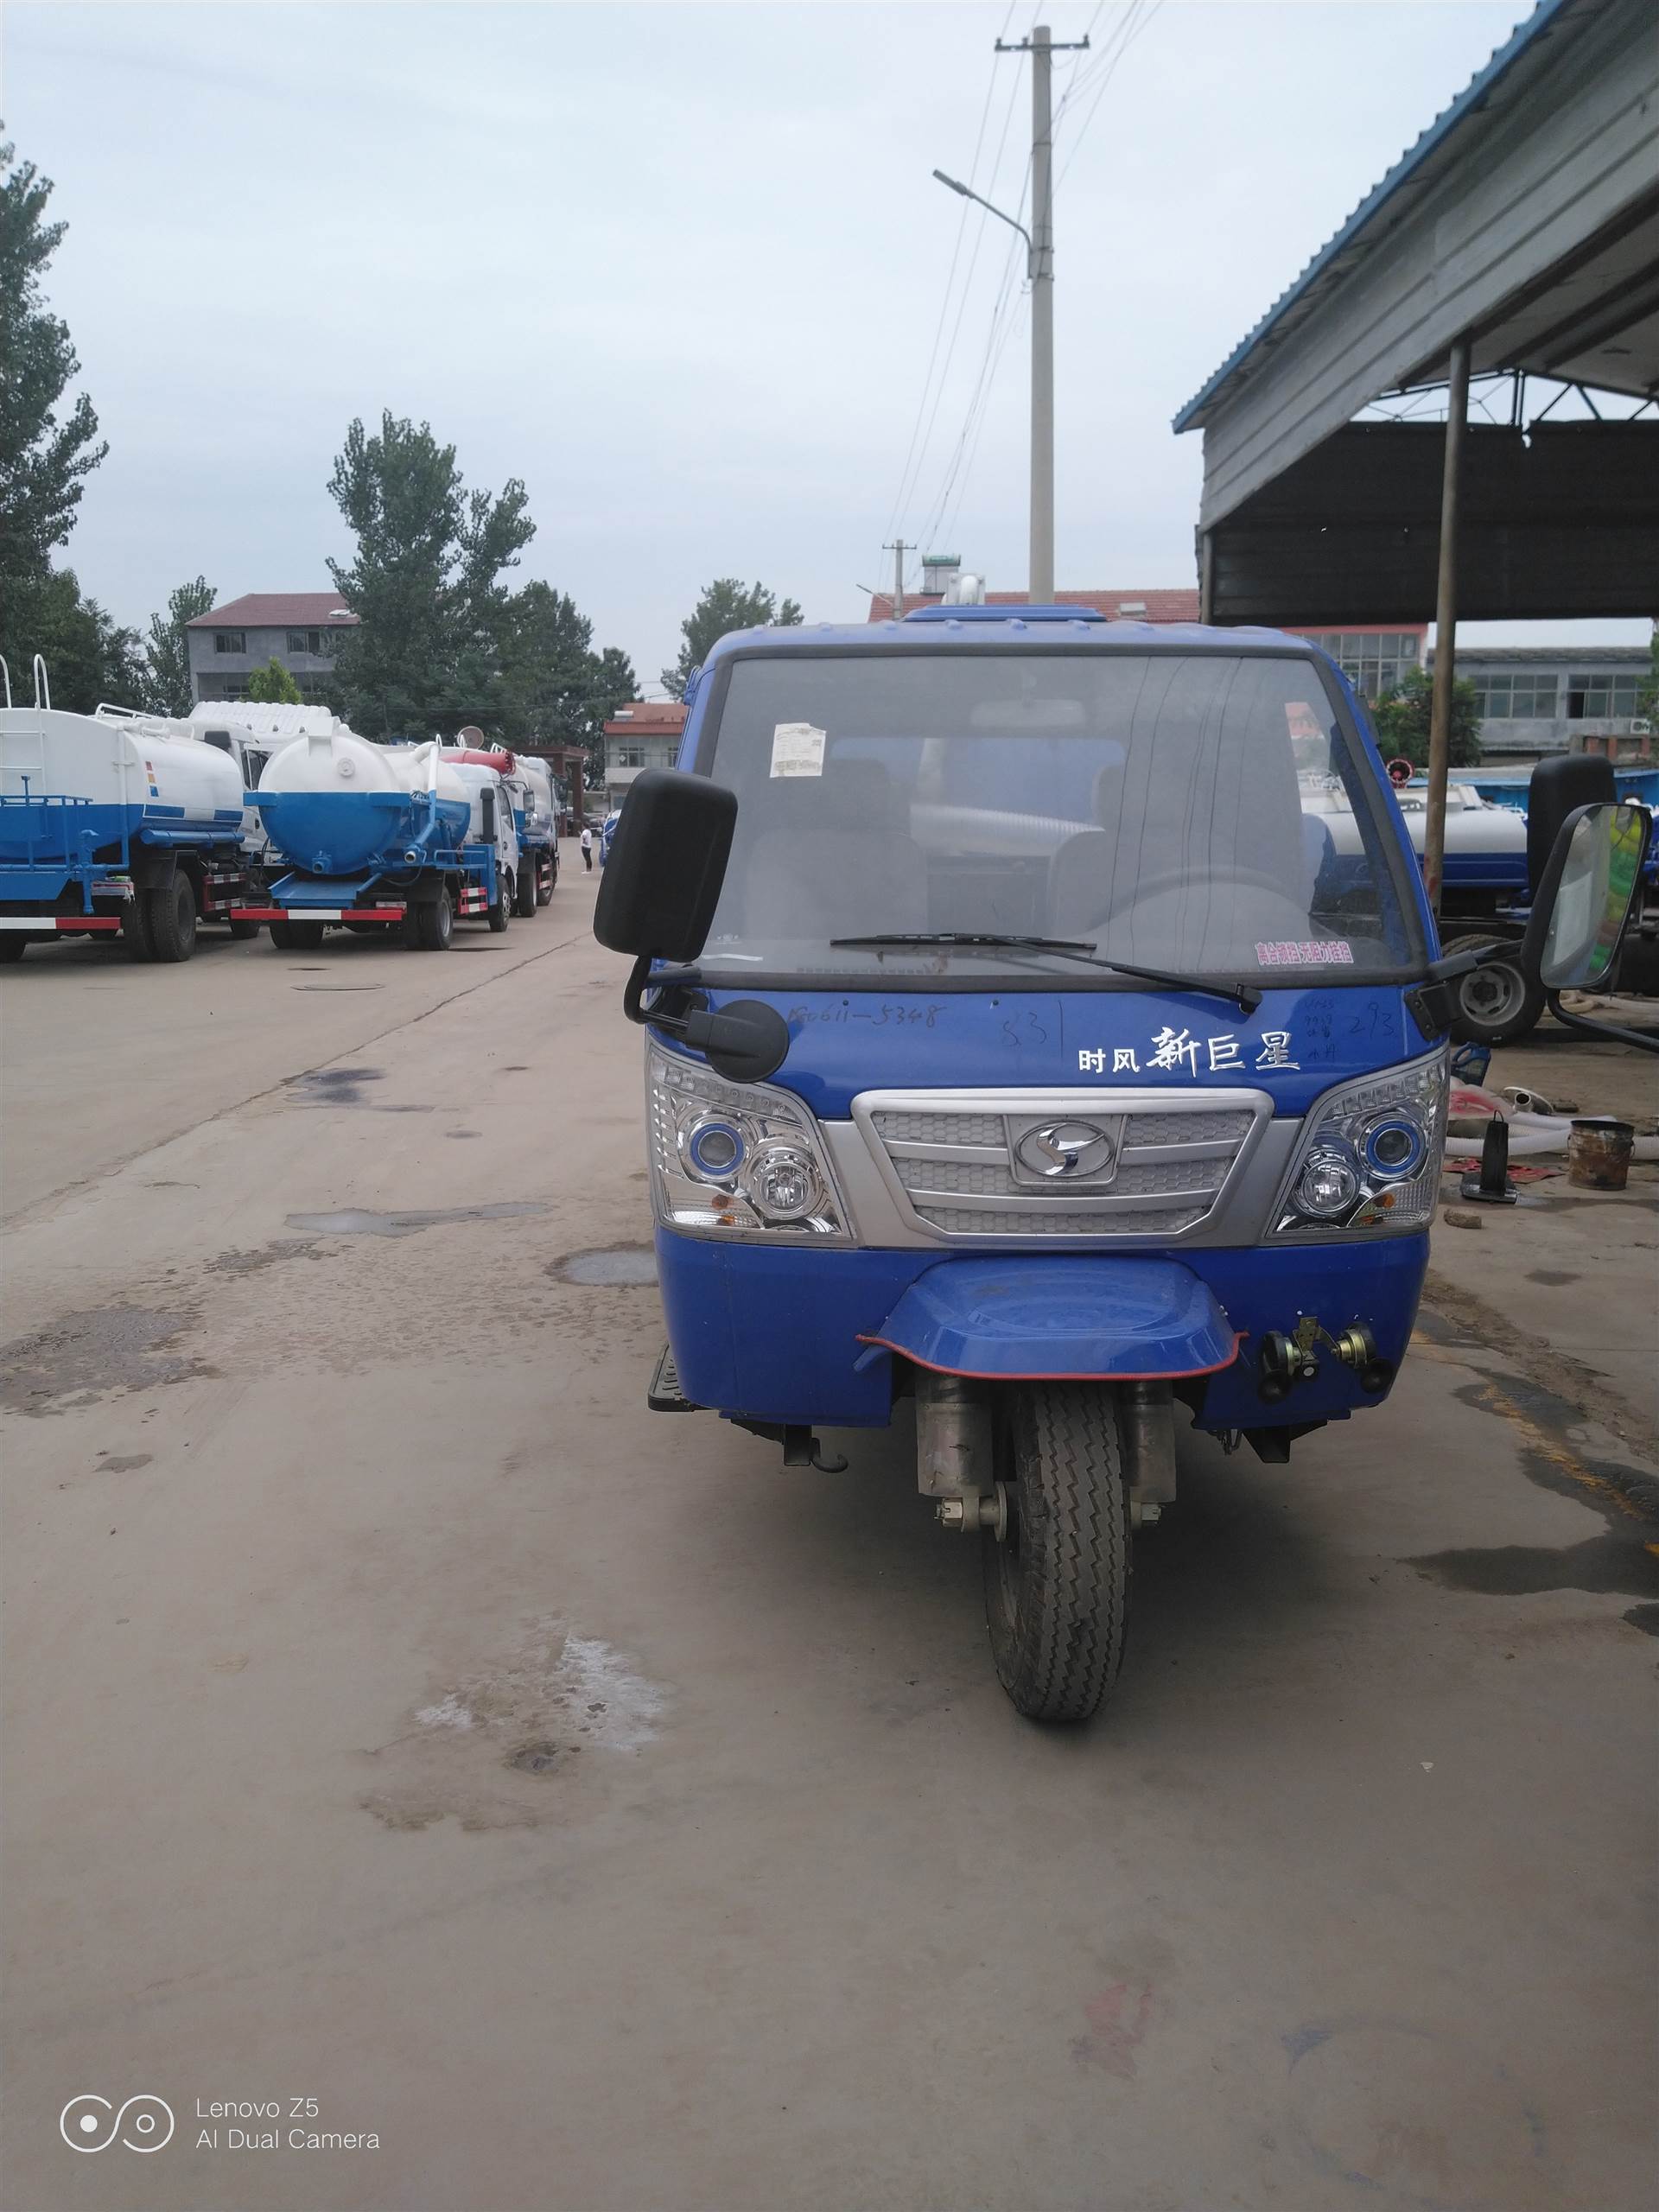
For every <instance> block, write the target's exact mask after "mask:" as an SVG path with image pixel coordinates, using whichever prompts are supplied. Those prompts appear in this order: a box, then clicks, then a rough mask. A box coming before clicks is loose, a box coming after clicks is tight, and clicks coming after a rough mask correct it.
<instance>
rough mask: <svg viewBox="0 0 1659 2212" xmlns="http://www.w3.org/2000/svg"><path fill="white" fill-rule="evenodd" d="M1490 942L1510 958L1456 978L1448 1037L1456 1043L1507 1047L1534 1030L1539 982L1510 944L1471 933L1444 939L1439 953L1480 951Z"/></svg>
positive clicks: (1538, 1008) (1541, 989)
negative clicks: (1453, 1012)
mask: <svg viewBox="0 0 1659 2212" xmlns="http://www.w3.org/2000/svg"><path fill="white" fill-rule="evenodd" d="M1495 944H1502V945H1504V946H1506V947H1508V949H1509V950H1510V958H1509V959H1507V960H1495V961H1492V962H1491V963H1490V964H1489V965H1488V966H1486V967H1484V968H1477V969H1474V971H1473V972H1472V974H1471V975H1467V976H1461V977H1460V978H1459V983H1458V1002H1457V1011H1456V1012H1455V1014H1453V1015H1452V1036H1453V1038H1454V1039H1456V1040H1457V1042H1458V1043H1459V1044H1460V1045H1488V1046H1491V1045H1512V1044H1514V1042H1515V1041H1516V1038H1518V1037H1524V1036H1526V1034H1527V1033H1528V1032H1529V1030H1532V1029H1535V1027H1537V1024H1538V1017H1539V1015H1540V1014H1542V1012H1543V1010H1544V987H1543V984H1542V983H1541V981H1540V980H1539V978H1538V977H1537V976H1529V975H1528V974H1527V972H1526V970H1525V969H1523V968H1522V965H1521V957H1520V954H1521V948H1520V945H1519V944H1518V943H1516V942H1515V941H1514V940H1512V939H1510V938H1501V937H1492V936H1490V935H1482V934H1480V933H1479V932H1478V931H1475V932H1471V933H1469V934H1465V936H1463V937H1454V938H1448V939H1447V940H1446V944H1444V945H1442V947H1441V950H1442V952H1443V953H1452V952H1484V950H1486V949H1487V948H1488V947H1489V946H1491V945H1495Z"/></svg>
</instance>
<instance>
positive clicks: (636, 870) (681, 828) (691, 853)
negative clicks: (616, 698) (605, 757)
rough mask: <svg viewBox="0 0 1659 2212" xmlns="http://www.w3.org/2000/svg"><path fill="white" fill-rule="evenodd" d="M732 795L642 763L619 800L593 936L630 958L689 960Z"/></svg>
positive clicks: (704, 916)
mask: <svg viewBox="0 0 1659 2212" xmlns="http://www.w3.org/2000/svg"><path fill="white" fill-rule="evenodd" d="M736 823H737V794H736V792H735V791H728V790H727V789H726V788H725V786H724V785H721V784H713V783H710V782H709V779H708V777H707V776H691V775H688V774H686V773H685V772H684V771H683V770H682V769H679V768H647V769H645V771H644V772H642V773H641V774H639V776H636V777H635V779H634V780H633V783H632V785H631V786H630V788H629V791H628V795H627V797H626V799H624V801H623V802H622V818H621V820H620V822H619V823H617V825H616V836H615V837H614V839H613V842H612V845H611V856H610V858H609V860H607V861H606V863H605V874H604V876H603V878H602V879H601V883H600V887H599V898H598V899H597V901H596V902H595V904H594V936H595V937H596V938H598V939H599V941H600V943H601V944H607V945H609V947H610V949H611V950H612V951H613V952H631V953H632V954H633V956H634V957H635V958H636V959H637V960H695V959H696V957H697V955H698V953H700V952H701V951H702V948H703V944H704V941H705V940H706V939H707V938H708V935H709V928H710V926H711V925H712V924H713V922H714V918H715V907H716V906H718V905H719V903H720V887H721V883H722V882H723V881H724V880H725V877H726V862H727V861H728V858H729V857H730V855H731V849H732V831H733V829H734V827H735V826H736Z"/></svg>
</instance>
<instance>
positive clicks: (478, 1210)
mask: <svg viewBox="0 0 1659 2212" xmlns="http://www.w3.org/2000/svg"><path fill="white" fill-rule="evenodd" d="M546 1211H547V1205H546V1202H545V1201H544V1200H543V1199H541V1198H511V1199H508V1200H506V1201H505V1202H504V1203H503V1204H501V1205H493V1206H424V1207H418V1208H413V1209H411V1210H410V1211H408V1212H405V1213H372V1212H370V1211H368V1209H367V1208H366V1207H364V1206H344V1207H342V1208H341V1209H340V1211H339V1212H338V1213H291V1214H289V1216H288V1217H287V1226H288V1227H289V1229H308V1230H312V1231H313V1233H314V1234H315V1235H317V1236H415V1235H416V1234H417V1232H418V1231H419V1230H423V1229H437V1228H440V1227H442V1225H443V1224H445V1223H448V1222H455V1221H518V1220H520V1219H522V1218H523V1217H524V1215H525V1214H531V1213H545V1212H546Z"/></svg>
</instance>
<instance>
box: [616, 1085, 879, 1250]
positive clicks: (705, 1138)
mask: <svg viewBox="0 0 1659 2212" xmlns="http://www.w3.org/2000/svg"><path fill="white" fill-rule="evenodd" d="M645 1099H646V1109H647V1113H648V1116H649V1118H650V1122H651V1150H652V1199H653V1202H654V1204H655V1206H656V1210H657V1218H658V1220H659V1221H660V1222H662V1223H663V1224H664V1227H666V1228H669V1229H677V1230H684V1231H689V1232H690V1234H692V1235H694V1236H797V1237H812V1238H814V1239H833V1240H834V1241H836V1243H843V1244H844V1243H848V1242H849V1233H848V1227H847V1209H846V1207H845V1205H843V1204H842V1198H841V1194H840V1192H838V1191H837V1190H836V1181H835V1177H834V1175H833V1174H832V1173H831V1172H830V1168H829V1161H828V1160H827V1159H826V1158H825V1156H824V1153H823V1147H821V1146H820V1144H819V1142H818V1136H817V1128H816V1126H815V1124H814V1122H813V1120H812V1116H810V1114H809V1113H808V1112H807V1110H806V1109H805V1107H804V1106H803V1105H802V1104H801V1102H800V1101H799V1099H798V1098H794V1097H791V1096H790V1094H789V1093H788V1092H787V1091H785V1090H771V1089H769V1088H768V1087H767V1086H766V1084H736V1083H728V1082H726V1081H725V1080H724V1079H723V1078H722V1077H720V1076H717V1075H715V1073H714V1071H713V1070H712V1069H710V1068H709V1067H706V1066H705V1065H703V1064H702V1062H701V1061H700V1060H687V1059H682V1058H680V1057H679V1056H678V1054H677V1053H671V1052H664V1051H662V1050H661V1048H660V1047H659V1046H656V1045H651V1046H647V1048H646V1052H645Z"/></svg>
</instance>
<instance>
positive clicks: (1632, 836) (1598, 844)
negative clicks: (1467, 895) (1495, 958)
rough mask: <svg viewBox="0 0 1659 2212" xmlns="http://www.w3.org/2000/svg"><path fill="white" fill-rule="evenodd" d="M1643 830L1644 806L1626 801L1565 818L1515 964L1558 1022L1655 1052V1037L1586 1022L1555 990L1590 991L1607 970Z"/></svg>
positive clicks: (1644, 847)
mask: <svg viewBox="0 0 1659 2212" xmlns="http://www.w3.org/2000/svg"><path fill="white" fill-rule="evenodd" d="M1648 836H1649V817H1648V811H1647V809H1646V808H1645V807H1642V806H1635V805H1632V804H1630V803H1629V802H1626V803H1624V804H1611V803H1609V802H1607V801H1602V802H1600V803H1599V804H1595V805H1593V806H1580V807H1578V808H1576V809H1575V810H1573V813H1572V814H1570V815H1569V816H1568V817H1567V820H1566V821H1565V822H1564V823H1562V825H1561V829H1560V835H1559V836H1557V838H1556V840H1555V844H1554V849H1553V850H1552V851H1551V853H1550V855H1549V859H1548V862H1547V863H1546V865H1545V868H1544V873H1543V879H1542V880H1541V883H1540V884H1539V886H1538V891H1537V895H1536V896H1535V899H1534V900H1533V904H1532V912H1531V915H1530V916H1529V919H1528V922H1527V933H1526V936H1525V938H1523V939H1522V946H1521V965H1522V968H1523V969H1526V970H1528V971H1529V972H1531V973H1533V974H1535V975H1536V976H1537V977H1538V980H1539V982H1541V983H1542V985H1543V987H1544V989H1545V991H1546V993H1547V994H1548V1000H1549V1008H1550V1012H1551V1013H1552V1014H1554V1016H1555V1018H1556V1020H1558V1021H1563V1022H1565V1023H1566V1024H1567V1027H1569V1028H1572V1029H1584V1030H1587V1031H1589V1032H1590V1033H1591V1034H1592V1035H1595V1036H1616V1037H1619V1038H1621V1039H1624V1041H1625V1042H1626V1043H1630V1044H1635V1045H1638V1046H1642V1047H1643V1049H1644V1050H1645V1051H1648V1052H1659V1037H1649V1036H1644V1035H1643V1034H1642V1033H1640V1032H1638V1031H1634V1030H1626V1029H1618V1028H1615V1027H1613V1026H1612V1025H1611V1024H1610V1023H1606V1022H1595V1021H1586V1020H1585V1018H1584V1017H1583V1015H1581V1014H1564V1013H1563V1012H1562V1010H1561V1007H1560V993H1561V992H1562V991H1570V990H1594V989H1595V988H1597V986H1598V985H1599V984H1601V983H1603V982H1605V979H1606V978H1607V977H1608V976H1610V975H1611V973H1612V969H1613V963H1614V962H1615V961H1616V960H1617V958H1618V948H1619V944H1620V942H1621V940H1622V939H1623V938H1624V931H1625V930H1626V928H1627V927H1628V925H1629V923H1630V915H1631V913H1632V912H1633V911H1634V909H1635V906H1636V903H1637V899H1638V898H1639V897H1640V896H1641V891H1642V868H1643V862H1644V861H1645V860H1646V858H1647V852H1648Z"/></svg>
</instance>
